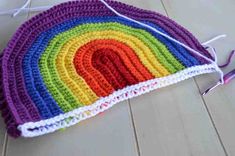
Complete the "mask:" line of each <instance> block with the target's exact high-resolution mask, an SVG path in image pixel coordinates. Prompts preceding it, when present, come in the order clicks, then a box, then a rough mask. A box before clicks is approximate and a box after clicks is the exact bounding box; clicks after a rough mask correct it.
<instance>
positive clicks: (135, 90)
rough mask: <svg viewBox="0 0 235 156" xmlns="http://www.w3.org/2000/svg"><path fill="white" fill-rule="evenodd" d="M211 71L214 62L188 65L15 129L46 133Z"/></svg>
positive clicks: (215, 69)
mask: <svg viewBox="0 0 235 156" xmlns="http://www.w3.org/2000/svg"><path fill="white" fill-rule="evenodd" d="M212 72H218V66H217V65H216V64H205V65H199V66H194V67H190V68H187V69H184V70H182V71H179V72H177V73H175V74H173V75H169V76H166V77H163V78H155V79H152V80H148V81H145V82H141V83H139V84H136V85H132V86H127V87H125V88H123V89H121V90H118V91H115V92H113V93H112V94H110V95H109V96H107V97H102V98H100V99H99V100H98V101H96V102H95V103H94V104H92V105H90V106H85V107H81V108H77V109H75V110H73V111H70V112H67V113H65V114H61V115H58V116H55V117H53V118H50V119H46V120H41V121H38V122H28V123H24V124H21V125H18V127H17V129H18V130H19V131H20V132H21V136H23V137H36V136H40V135H44V134H47V133H52V132H54V131H56V130H59V129H63V128H66V127H70V126H72V125H75V124H77V123H79V122H80V121H82V120H85V119H87V118H91V117H93V116H95V115H97V114H99V113H101V112H103V111H105V110H107V109H109V108H111V107H112V106H113V105H115V104H117V103H119V102H121V101H124V100H126V99H130V98H133V97H136V96H139V95H141V94H144V93H147V92H150V91H153V90H155V89H158V88H162V87H166V86H169V85H171V84H175V83H177V82H180V81H183V80H186V79H188V78H191V77H194V76H197V75H201V74H206V73H212Z"/></svg>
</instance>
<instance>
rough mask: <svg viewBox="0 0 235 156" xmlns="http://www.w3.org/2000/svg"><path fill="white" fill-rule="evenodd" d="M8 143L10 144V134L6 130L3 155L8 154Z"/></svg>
mask: <svg viewBox="0 0 235 156" xmlns="http://www.w3.org/2000/svg"><path fill="white" fill-rule="evenodd" d="M7 144H8V134H7V132H5V135H4V143H3V148H2V156H6V155H7V152H6V151H7Z"/></svg>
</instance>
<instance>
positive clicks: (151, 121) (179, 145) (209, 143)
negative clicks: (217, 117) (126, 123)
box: [131, 79, 224, 156]
mask: <svg viewBox="0 0 235 156" xmlns="http://www.w3.org/2000/svg"><path fill="white" fill-rule="evenodd" d="M131 108H132V111H133V116H134V123H135V129H136V131H137V136H138V137H137V140H138V143H139V146H140V153H141V155H142V156H150V155H152V154H153V153H157V154H158V155H161V156H175V155H180V156H188V155H195V156H199V155H200V156H223V155H224V152H223V149H222V147H221V145H220V143H219V140H218V138H217V135H216V132H215V130H214V128H213V126H212V123H211V122H210V118H209V116H208V114H207V112H206V109H205V107H204V105H203V102H202V100H201V98H200V95H199V93H198V90H197V87H196V85H195V83H194V81H193V80H192V79H190V80H186V81H184V82H180V83H179V84H176V85H173V86H169V87H167V88H162V89H160V90H156V91H153V92H151V93H150V94H146V95H143V96H140V97H137V98H135V99H133V100H131Z"/></svg>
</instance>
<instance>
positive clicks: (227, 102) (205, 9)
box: [164, 0, 235, 156]
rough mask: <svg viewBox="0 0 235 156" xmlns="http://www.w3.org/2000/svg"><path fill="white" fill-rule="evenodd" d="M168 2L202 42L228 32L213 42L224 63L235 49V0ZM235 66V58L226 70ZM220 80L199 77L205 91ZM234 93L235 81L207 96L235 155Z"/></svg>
mask: <svg viewBox="0 0 235 156" xmlns="http://www.w3.org/2000/svg"><path fill="white" fill-rule="evenodd" d="M164 2H165V6H166V8H167V10H168V12H169V14H170V16H171V17H173V18H174V19H175V20H177V21H178V22H179V23H181V24H183V25H184V26H186V27H187V28H188V29H189V30H190V31H191V32H193V33H194V34H195V35H196V36H197V37H198V38H199V39H200V40H201V41H205V40H207V39H210V38H211V37H213V36H215V35H218V34H221V33H222V34H223V33H225V34H227V38H225V39H222V40H220V41H217V42H215V43H213V46H214V47H215V48H216V49H217V55H218V60H219V63H223V62H224V61H225V59H226V58H227V55H228V52H229V51H231V50H232V49H234V48H235V46H234V44H235V31H234V28H235V21H234V20H232V18H233V16H232V15H233V14H234V8H235V2H234V1H232V0H223V1H220V0H213V1H210V0H204V1H197V0H195V1H187V0H181V1H180V2H179V1H177V0H164ZM185 6H187V7H185ZM199 10H200V11H199ZM186 12H187V13H186ZM192 19H193V20H192ZM233 60H234V59H233ZM234 67H235V61H233V62H232V63H231V65H230V66H229V67H228V68H227V69H226V70H225V71H226V72H228V71H229V70H231V69H232V68H234ZM217 80H218V76H217V77H216V76H215V75H206V76H200V77H199V78H197V83H198V84H199V87H200V89H201V91H204V90H205V89H206V88H207V87H209V86H210V85H213V84H214V83H215V82H216V81H217ZM234 92H235V83H234V81H232V82H231V83H230V84H229V85H226V86H221V87H218V88H216V90H214V91H212V92H211V93H209V94H208V95H206V96H204V100H205V102H206V105H207V107H208V109H209V112H210V113H211V117H212V118H213V121H214V124H215V126H216V128H217V130H218V133H219V135H220V137H221V140H222V142H223V144H224V146H225V149H226V151H227V153H228V155H231V156H233V155H235V135H234V131H235V122H234V119H235V103H234V101H235V96H233V94H234Z"/></svg>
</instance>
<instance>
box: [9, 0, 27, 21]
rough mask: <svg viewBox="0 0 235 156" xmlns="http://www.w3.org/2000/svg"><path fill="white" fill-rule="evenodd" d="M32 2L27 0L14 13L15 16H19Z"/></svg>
mask: <svg viewBox="0 0 235 156" xmlns="http://www.w3.org/2000/svg"><path fill="white" fill-rule="evenodd" d="M30 2H31V0H27V1H26V2H25V4H24V5H23V6H22V7H21V8H19V9H18V10H17V11H16V12H15V13H14V14H13V17H15V16H17V15H18V14H19V13H20V12H21V11H22V10H23V9H25V8H26V7H27V6H29V4H30Z"/></svg>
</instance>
